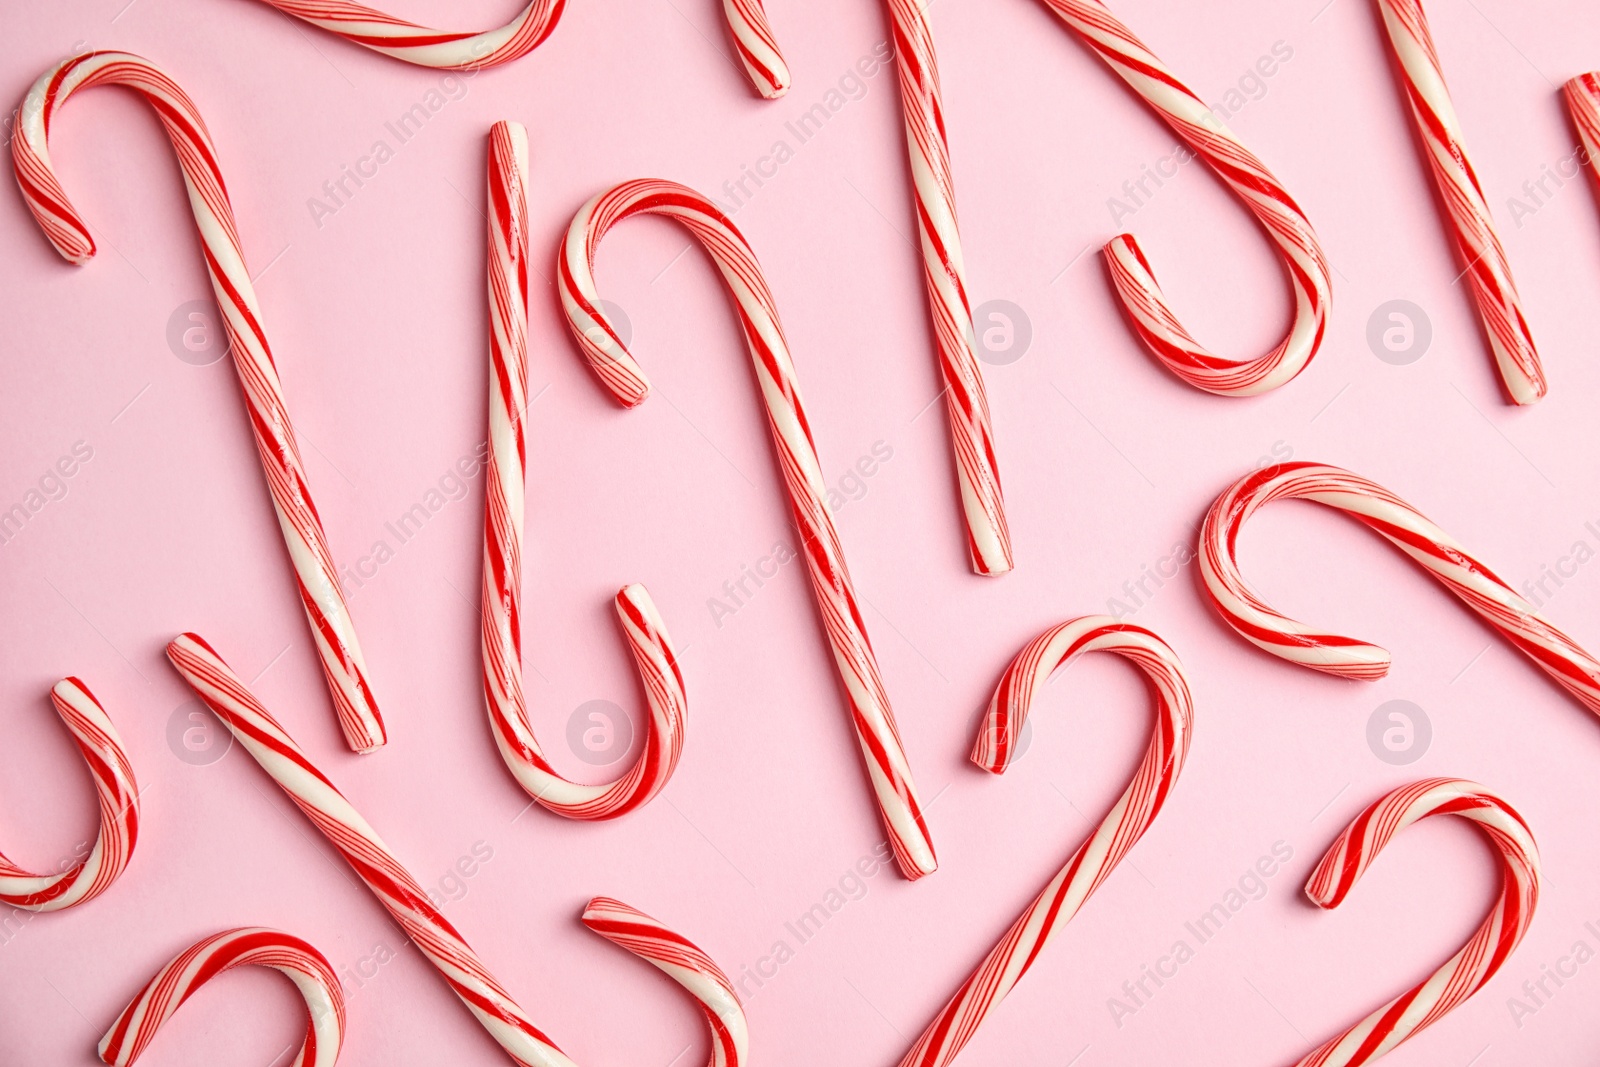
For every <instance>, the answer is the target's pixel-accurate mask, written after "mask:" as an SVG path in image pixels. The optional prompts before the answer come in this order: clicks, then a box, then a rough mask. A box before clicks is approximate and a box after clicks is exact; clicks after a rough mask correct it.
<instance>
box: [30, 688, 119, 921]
mask: <svg viewBox="0 0 1600 1067" xmlns="http://www.w3.org/2000/svg"><path fill="white" fill-rule="evenodd" d="M50 702H51V703H52V704H54V705H55V709H56V714H57V715H60V716H61V721H62V723H63V724H64V725H65V726H66V728H67V730H68V732H70V733H71V734H72V741H73V743H74V744H76V745H77V746H78V752H79V753H80V754H81V755H82V756H83V761H84V763H85V764H87V765H88V767H89V774H90V776H91V777H92V778H93V779H94V791H95V794H96V796H97V797H98V798H99V801H100V829H99V831H98V832H97V833H96V834H95V839H94V847H93V848H92V849H90V851H89V854H88V855H87V856H80V857H77V858H76V859H74V860H73V861H72V862H71V863H69V864H67V865H66V866H65V867H64V869H62V870H59V871H57V872H55V873H53V874H30V873H29V872H27V871H25V870H23V869H22V868H21V867H18V866H17V865H16V864H14V863H12V862H11V861H10V860H8V859H6V858H5V856H3V855H0V904H9V905H11V906H12V907H13V908H23V909H25V910H27V911H62V910H65V909H67V908H71V907H76V906H77V905H79V904H82V903H84V902H85V901H88V900H93V899H94V898H95V897H97V896H99V895H100V894H101V893H104V892H105V891H106V890H107V889H109V888H110V887H111V883H112V882H115V881H116V880H117V879H118V878H119V877H121V875H122V872H123V871H124V870H126V869H127V866H128V861H129V860H130V859H132V858H133V849H134V846H135V845H137V844H138V842H139V784H138V782H136V781H134V777H133V765H132V764H131V763H129V762H128V750H127V748H126V746H124V745H123V743H122V737H121V735H119V734H118V733H117V728H116V726H114V725H113V724H112V722H111V717H110V716H109V715H107V714H106V709H105V708H103V707H101V706H100V702H99V701H98V700H96V699H95V697H94V694H93V693H91V692H89V687H88V686H86V685H84V684H83V683H82V682H81V681H79V680H78V679H76V678H66V679H63V680H62V681H59V682H57V683H56V684H55V688H53V689H52V690H51V691H50Z"/></svg>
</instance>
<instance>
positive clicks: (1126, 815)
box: [900, 615, 1194, 1067]
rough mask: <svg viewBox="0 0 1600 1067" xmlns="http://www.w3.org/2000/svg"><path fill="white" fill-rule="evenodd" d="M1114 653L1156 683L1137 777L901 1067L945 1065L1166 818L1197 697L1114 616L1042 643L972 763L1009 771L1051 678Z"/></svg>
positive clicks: (1061, 630)
mask: <svg viewBox="0 0 1600 1067" xmlns="http://www.w3.org/2000/svg"><path fill="white" fill-rule="evenodd" d="M1094 651H1104V652H1114V653H1116V654H1117V655H1120V656H1122V657H1124V658H1125V659H1127V660H1129V661H1130V662H1131V663H1133V664H1134V665H1135V666H1136V667H1138V668H1139V670H1140V671H1142V672H1143V673H1144V675H1145V676H1146V677H1147V678H1149V680H1150V682H1151V688H1152V689H1153V691H1154V693H1155V698H1156V721H1155V727H1154V729H1153V730H1152V731H1151V733H1150V743H1149V745H1148V746H1147V747H1146V749H1145V754H1144V758H1143V759H1142V760H1141V761H1140V763H1139V767H1138V769H1137V770H1136V771H1135V772H1134V776H1133V780H1132V781H1131V782H1129V783H1128V787H1127V789H1126V790H1124V791H1123V794H1122V796H1121V798H1119V799H1118V800H1117V803H1116V804H1115V806H1113V807H1112V809H1111V811H1110V812H1109V813H1107V815H1106V817H1105V818H1104V819H1103V820H1101V822H1100V825H1099V826H1098V827H1097V828H1096V829H1095V832H1094V834H1093V835H1092V836H1091V837H1090V838H1089V839H1088V840H1087V841H1085V842H1084V843H1083V844H1082V845H1080V846H1079V847H1078V850H1077V851H1076V852H1075V853H1073V855H1072V858H1071V859H1069V860H1068V861H1067V863H1066V866H1064V867H1062V868H1061V871H1060V873H1058V874H1057V875H1056V876H1055V877H1054V878H1052V879H1051V880H1050V883H1049V884H1048V885H1046V886H1045V887H1044V890H1043V892H1041V893H1040V894H1039V895H1038V897H1036V898H1035V899H1034V901H1033V903H1032V904H1030V905H1028V908H1027V910H1026V911H1024V912H1023V913H1022V915H1021V916H1019V917H1018V918H1017V921H1016V922H1014V923H1013V924H1012V925H1011V929H1009V930H1007V931H1006V933H1005V936H1004V937H1002V938H1001V939H1000V941H999V943H998V944H996V945H995V946H994V948H993V949H991V950H990V951H989V955H988V956H987V957H986V958H985V959H984V961H983V962H982V963H981V964H979V965H978V968H977V970H975V971H973V972H972V974H971V976H970V977H968V978H967V980H966V982H964V983H963V984H962V986H961V988H960V989H958V990H956V994H955V996H953V997H952V998H950V1002H949V1003H948V1004H946V1005H945V1006H944V1009H943V1010H942V1011H940V1012H939V1014H938V1015H937V1016H936V1017H935V1018H934V1020H933V1022H931V1023H929V1024H928V1028H927V1029H926V1030H924V1031H923V1033H922V1036H921V1037H920V1038H919V1039H918V1040H917V1043H916V1045H914V1046H913V1047H912V1049H911V1051H910V1052H908V1053H906V1056H905V1058H904V1059H902V1060H901V1061H900V1067H945V1065H947V1064H949V1063H950V1062H952V1061H953V1060H954V1059H955V1058H956V1056H957V1055H958V1054H959V1053H960V1052H961V1050H962V1048H964V1047H965V1046H966V1044H967V1042H968V1041H970V1040H972V1037H973V1035H974V1034H976V1033H977V1032H978V1028H979V1027H980V1026H981V1025H982V1024H983V1021H984V1020H985V1019H987V1018H988V1017H989V1014H990V1013H991V1012H993V1011H994V1010H995V1009H996V1008H998V1007H999V1006H1000V1002H1001V1001H1003V1000H1004V999H1005V998H1006V996H1007V995H1008V994H1009V993H1010V992H1011V990H1012V989H1014V988H1015V987H1016V984H1017V983H1018V982H1019V981H1021V980H1022V976H1023V975H1024V974H1027V973H1028V968H1030V967H1032V966H1033V963H1034V961H1035V960H1037V959H1038V958H1039V954H1040V953H1041V952H1043V951H1044V948H1045V946H1046V945H1048V944H1049V943H1050V940H1051V938H1053V937H1054V936H1055V934H1056V933H1057V932H1058V931H1060V930H1061V929H1062V928H1063V927H1065V926H1066V925H1067V923H1069V922H1071V921H1072V918H1073V916H1075V915H1077V913H1078V910H1079V909H1080V908H1082V907H1083V905H1084V903H1085V902H1086V901H1088V899H1089V897H1090V895H1091V894H1092V893H1094V891H1095V890H1096V889H1098V888H1099V887H1100V885H1101V883H1102V882H1104V881H1105V880H1106V878H1107V877H1109V876H1110V874H1111V872H1112V871H1113V870H1115V869H1116V866H1117V864H1118V863H1120V862H1122V859H1123V857H1124V856H1126V855H1127V854H1128V852H1129V850H1130V849H1132V848H1133V846H1134V845H1135V844H1137V843H1138V841H1139V838H1140V837H1141V836H1143V834H1144V832H1145V831H1146V830H1148V829H1149V828H1150V824H1151V823H1153V822H1154V821H1155V818H1156V816H1157V815H1158V814H1160V812H1161V808H1162V805H1164V804H1165V803H1166V800H1167V797H1168V795H1169V794H1170V793H1171V792H1172V787H1173V785H1174V784H1175V783H1176V782H1177V780H1178V774H1179V773H1180V772H1181V771H1182V770H1183V764H1184V760H1185V759H1186V758H1187V757H1188V754H1189V740H1190V736H1191V734H1192V733H1193V728H1194V700H1193V698H1192V697H1191V696H1190V693H1189V683H1188V680H1187V679H1186V678H1185V676H1184V672H1183V665H1182V664H1181V663H1179V662H1178V657H1177V654H1176V653H1175V652H1173V651H1172V648H1171V647H1170V646H1169V645H1168V644H1167V643H1166V642H1165V641H1163V640H1162V639H1161V638H1160V637H1159V636H1157V635H1156V634H1155V633H1153V632H1151V631H1149V630H1146V629H1145V628H1144V627H1142V626H1134V625H1133V624H1131V623H1123V622H1118V621H1117V620H1116V619H1114V618H1112V617H1111V616H1109V615H1090V616H1086V617H1084V618H1079V619H1073V620H1072V621H1070V622H1066V623H1063V624H1061V625H1060V626H1056V627H1053V628H1052V629H1049V630H1046V631H1045V632H1044V633H1043V634H1040V635H1039V636H1038V637H1036V638H1034V640H1033V641H1031V642H1030V643H1029V644H1028V645H1027V647H1026V648H1024V649H1023V650H1022V651H1021V652H1020V653H1019V654H1018V655H1017V658H1016V659H1014V660H1012V662H1011V665H1010V666H1009V667H1007V668H1006V672H1005V674H1004V675H1003V676H1002V677H1001V679H1000V684H999V686H998V687H997V688H996V689H995V694H994V697H993V699H992V700H991V701H990V702H989V710H988V712H987V713H986V714H985V715H984V720H983V725H982V726H981V727H980V729H979V731H978V738H977V743H976V744H975V745H974V747H973V752H972V761H973V762H974V763H976V764H978V766H980V767H982V768H984V769H985V770H988V771H993V772H994V773H996V774H1000V773H1003V772H1004V771H1005V769H1006V766H1007V764H1008V763H1009V761H1010V759H1011V755H1012V753H1013V751H1014V748H1015V740H1016V738H1017V736H1018V734H1019V733H1020V731H1021V729H1022V724H1023V722H1024V721H1026V719H1027V715H1028V711H1029V709H1030V708H1031V706H1032V704H1033V701H1034V699H1035V698H1036V697H1037V696H1038V695H1039V693H1040V691H1041V690H1042V689H1043V688H1044V685H1045V683H1046V682H1047V681H1048V680H1049V678H1050V675H1051V674H1052V673H1054V672H1055V671H1056V670H1058V669H1060V668H1062V667H1064V666H1066V665H1067V664H1068V663H1070V662H1072V661H1073V660H1074V659H1076V658H1077V657H1078V656H1080V655H1082V654H1083V653H1085V652H1094Z"/></svg>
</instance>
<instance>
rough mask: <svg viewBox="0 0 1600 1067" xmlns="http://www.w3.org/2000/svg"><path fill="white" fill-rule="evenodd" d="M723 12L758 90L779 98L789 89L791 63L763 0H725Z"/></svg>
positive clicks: (741, 56)
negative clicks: (769, 22) (780, 43)
mask: <svg viewBox="0 0 1600 1067" xmlns="http://www.w3.org/2000/svg"><path fill="white" fill-rule="evenodd" d="M722 14H723V16H724V17H725V18H726V19H727V20H728V30H729V32H730V33H732V34H733V45H734V48H736V49H737V50H738V52H739V62H740V63H742V64H744V72H745V73H746V74H748V75H749V76H750V82H751V84H753V85H754V86H755V87H756V92H758V93H760V94H761V95H762V96H764V97H766V98H767V99H768V100H776V99H778V98H779V97H780V96H782V95H783V94H784V93H787V92H788V91H789V82H790V77H789V65H788V64H787V63H785V62H784V60H783V53H782V52H780V51H778V40H777V38H776V37H774V36H773V35H772V26H771V25H769V24H768V22H767V12H766V8H765V7H763V6H762V3H761V0H722Z"/></svg>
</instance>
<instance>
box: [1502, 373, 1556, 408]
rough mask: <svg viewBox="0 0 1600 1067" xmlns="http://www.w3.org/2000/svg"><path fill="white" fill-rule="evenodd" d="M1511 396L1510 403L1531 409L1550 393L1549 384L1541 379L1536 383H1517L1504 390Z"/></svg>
mask: <svg viewBox="0 0 1600 1067" xmlns="http://www.w3.org/2000/svg"><path fill="white" fill-rule="evenodd" d="M1506 392H1507V393H1509V394H1510V396H1511V402H1512V403H1513V404H1515V405H1517V406H1518V407H1524V408H1525V407H1531V406H1532V405H1534V404H1537V403H1538V402H1539V401H1541V400H1543V399H1544V398H1545V396H1546V395H1547V394H1548V393H1549V392H1550V384H1549V383H1548V382H1546V381H1545V380H1544V379H1543V378H1541V379H1539V380H1538V381H1536V382H1528V381H1521V380H1519V381H1517V382H1515V383H1513V384H1511V385H1509V386H1507V388H1506Z"/></svg>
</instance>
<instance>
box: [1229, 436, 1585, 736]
mask: <svg viewBox="0 0 1600 1067" xmlns="http://www.w3.org/2000/svg"><path fill="white" fill-rule="evenodd" d="M1283 499H1288V500H1310V501H1313V502H1315V503H1318V504H1323V505H1325V506H1327V507H1330V508H1334V509H1335V510H1337V511H1341V512H1343V513H1344V514H1346V515H1348V516H1350V517H1351V518H1353V519H1355V520H1357V521H1358V522H1361V523H1363V524H1365V525H1366V526H1367V527H1368V528H1369V529H1371V530H1374V531H1376V532H1377V533H1378V534H1380V535H1381V536H1382V537H1383V538H1384V539H1385V540H1387V541H1389V542H1390V543H1391V544H1393V545H1395V546H1396V547H1397V548H1399V549H1400V551H1402V552H1404V553H1405V554H1406V555H1408V556H1410V557H1411V558H1412V559H1413V560H1415V561H1416V562H1417V563H1419V564H1421V565H1422V567H1423V569H1424V570H1426V571H1427V573H1428V574H1429V575H1431V576H1432V577H1433V578H1435V579H1437V580H1438V581H1439V583H1440V584H1441V585H1443V586H1444V587H1445V588H1446V589H1448V590H1450V592H1452V593H1454V594H1455V595H1456V596H1458V597H1460V598H1461V600H1462V601H1463V602H1464V603H1465V604H1466V605H1467V607H1469V608H1471V609H1472V610H1473V611H1475V612H1476V613H1477V614H1478V615H1479V616H1480V617H1481V618H1482V619H1483V620H1484V621H1485V622H1487V623H1488V624H1489V625H1491V626H1493V627H1494V628H1495V629H1496V630H1499V631H1500V633H1501V634H1502V635H1504V637H1505V638H1506V640H1508V641H1510V642H1511V643H1512V644H1513V645H1515V646H1516V647H1517V648H1518V649H1520V650H1521V651H1522V652H1523V653H1525V654H1526V655H1527V656H1528V658H1529V659H1531V660H1533V662H1534V663H1536V664H1538V665H1539V666H1540V667H1541V668H1543V670H1544V671H1545V672H1546V673H1548V674H1549V675H1550V676H1551V677H1552V678H1554V679H1555V680H1556V681H1557V682H1559V683H1560V684H1561V686H1562V687H1563V688H1565V689H1566V690H1567V691H1568V692H1570V693H1571V694H1572V695H1573V696H1575V697H1577V698H1578V700H1579V701H1581V702H1582V703H1583V705H1584V706H1585V707H1587V708H1588V709H1589V710H1590V711H1593V712H1595V713H1596V714H1600V662H1596V661H1595V659H1594V657H1593V656H1591V655H1589V653H1587V652H1585V651H1584V650H1583V649H1581V648H1579V647H1578V645H1577V643H1576V642H1574V641H1573V640H1572V638H1570V637H1568V636H1567V635H1566V634H1564V633H1562V632H1561V631H1560V630H1558V629H1556V628H1555V627H1554V626H1552V625H1551V624H1550V623H1548V622H1546V621H1545V619H1544V618H1543V617H1542V616H1541V615H1540V614H1539V612H1538V611H1537V609H1535V608H1534V606H1533V605H1532V604H1530V603H1528V602H1527V601H1526V600H1524V599H1523V598H1522V597H1521V596H1519V595H1518V594H1517V593H1516V592H1514V591H1513V590H1512V589H1511V587H1510V586H1509V585H1507V584H1506V583H1505V582H1503V581H1502V580H1501V579H1500V578H1499V577H1497V576H1496V575H1495V574H1494V572H1493V571H1491V570H1489V568H1488V567H1485V566H1484V565H1483V564H1482V563H1480V562H1478V561H1477V560H1476V559H1475V558H1474V557H1473V556H1472V554H1471V553H1469V552H1468V551H1467V550H1466V549H1465V548H1462V547H1461V545H1460V544H1459V543H1457V542H1456V540H1455V539H1454V538H1452V537H1451V536H1450V535H1448V534H1446V533H1445V532H1444V531H1443V530H1441V529H1439V527H1437V526H1435V525H1434V524H1433V523H1432V522H1429V521H1428V520H1427V519H1426V518H1424V517H1423V515H1422V514H1421V513H1420V512H1418V511H1417V510H1416V509H1415V508H1413V507H1412V506H1411V505H1410V504H1407V503H1406V502H1405V501H1404V500H1401V499H1400V498H1399V497H1397V496H1395V495H1394V494H1393V493H1391V492H1389V491H1388V490H1387V489H1385V488H1383V486H1381V485H1378V484H1377V483H1376V482H1371V481H1368V480H1367V479H1365V478H1362V477H1360V476H1359V475H1355V474H1351V473H1350V472H1349V471H1346V470H1341V469H1339V468H1338V467H1329V466H1324V465H1322V464H1320V463H1286V464H1282V465H1279V466H1273V467H1267V468H1264V469H1262V470H1259V471H1256V472H1254V473H1252V474H1248V475H1246V476H1245V477H1243V478H1241V479H1239V481H1237V482H1235V483H1234V484H1233V486H1232V487H1231V488H1229V489H1228V490H1227V491H1226V492H1225V493H1223V494H1222V495H1221V496H1220V497H1218V498H1217V501H1216V503H1214V504H1212V505H1211V511H1210V513H1209V514H1207V515H1206V520H1205V525H1204V526H1203V527H1202V529H1201V531H1200V551H1199V556H1200V573H1201V575H1202V577H1203V578H1204V579H1205V584H1206V594H1207V596H1208V597H1209V599H1210V600H1211V604H1212V606H1213V607H1215V608H1216V609H1217V613H1218V614H1220V615H1221V616H1222V618H1223V620H1224V621H1226V622H1227V624H1228V625H1229V626H1232V627H1233V628H1234V629H1235V630H1236V631H1238V633H1239V635H1240V636H1241V637H1243V638H1244V639H1245V640H1247V641H1249V642H1251V643H1252V644H1255V645H1257V646H1259V647H1261V648H1263V649H1265V650H1266V651H1268V652H1270V653H1272V654H1273V655H1274V656H1277V657H1279V658H1280V659H1286V660H1288V661H1289V662H1291V663H1298V664H1300V665H1301V666H1303V667H1310V668H1312V669H1313V670H1319V671H1326V672H1328V673H1329V674H1336V675H1338V676H1339V677H1341V678H1361V679H1371V678H1381V677H1383V675H1384V674H1385V673H1387V672H1388V670H1389V653H1388V652H1386V651H1384V650H1383V649H1382V648H1379V647H1378V646H1376V645H1372V644H1368V643H1367V642H1365V641H1359V640H1356V639H1355V638H1352V637H1341V636H1339V635H1337V634H1330V633H1325V632H1323V631H1320V630H1316V629H1313V628H1311V627H1309V626H1306V625H1305V624H1304V623H1299V622H1295V621H1294V620H1293V619H1290V618H1288V617H1287V616H1285V615H1281V614H1279V613H1278V612H1277V611H1274V610H1273V609H1272V608H1270V607H1268V606H1267V605H1266V604H1265V603H1264V602H1262V600H1261V599H1260V598H1259V597H1258V596H1256V594H1255V592H1254V591H1253V590H1252V589H1251V588H1250V586H1249V585H1248V584H1247V583H1246V582H1245V580H1244V577H1243V575H1242V574H1241V573H1240V571H1239V561H1238V558H1237V552H1238V543H1239V530H1240V528H1241V527H1242V526H1243V525H1244V523H1245V521H1246V520H1247V519H1249V518H1250V516H1251V515H1253V514H1254V513H1255V512H1256V511H1257V510H1258V509H1259V508H1261V507H1263V506H1265V505H1266V504H1269V503H1271V502H1272V501H1274V500H1283Z"/></svg>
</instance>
